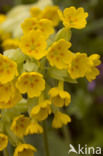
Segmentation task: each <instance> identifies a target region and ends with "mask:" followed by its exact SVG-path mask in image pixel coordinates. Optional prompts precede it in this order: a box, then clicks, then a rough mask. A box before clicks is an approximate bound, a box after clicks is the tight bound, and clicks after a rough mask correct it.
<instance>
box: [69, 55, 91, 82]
mask: <svg viewBox="0 0 103 156" xmlns="http://www.w3.org/2000/svg"><path fill="white" fill-rule="evenodd" d="M88 68H89V64H88V57H87V55H86V54H85V53H79V52H78V53H76V54H74V56H73V58H72V61H71V64H69V67H68V72H69V74H70V76H71V77H72V79H77V78H80V77H84V76H85V74H86V72H87V70H88Z"/></svg>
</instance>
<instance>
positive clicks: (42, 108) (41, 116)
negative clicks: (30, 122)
mask: <svg viewBox="0 0 103 156" xmlns="http://www.w3.org/2000/svg"><path fill="white" fill-rule="evenodd" d="M50 104H51V102H50V101H49V100H44V101H42V102H41V103H39V104H38V105H36V106H34V107H33V108H32V110H31V113H30V116H31V117H33V118H34V119H36V120H38V121H42V120H45V119H46V118H47V117H48V115H49V114H51V108H50Z"/></svg>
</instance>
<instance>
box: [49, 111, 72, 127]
mask: <svg viewBox="0 0 103 156" xmlns="http://www.w3.org/2000/svg"><path fill="white" fill-rule="evenodd" d="M69 122H71V118H70V117H69V116H68V115H66V114H64V113H61V112H59V111H57V112H55V114H54V119H53V121H52V127H53V128H61V127H62V126H63V125H67V124H68V123H69Z"/></svg>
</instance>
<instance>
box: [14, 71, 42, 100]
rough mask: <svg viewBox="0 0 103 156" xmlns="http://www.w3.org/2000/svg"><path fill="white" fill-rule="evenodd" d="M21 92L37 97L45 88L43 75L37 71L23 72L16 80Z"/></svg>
mask: <svg viewBox="0 0 103 156" xmlns="http://www.w3.org/2000/svg"><path fill="white" fill-rule="evenodd" d="M16 87H17V88H18V89H19V91H20V92H21V93H27V94H28V96H29V97H30V98H32V97H37V96H39V95H40V94H41V92H42V91H43V90H44V89H45V80H44V79H43V75H42V74H40V73H38V72H29V73H28V72H24V73H23V74H21V75H20V77H19V78H18V80H17V82H16Z"/></svg>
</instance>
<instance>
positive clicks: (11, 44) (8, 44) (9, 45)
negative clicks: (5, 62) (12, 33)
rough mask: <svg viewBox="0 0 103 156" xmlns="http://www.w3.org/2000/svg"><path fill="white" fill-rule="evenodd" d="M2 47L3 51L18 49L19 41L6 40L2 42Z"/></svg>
mask: <svg viewBox="0 0 103 156" xmlns="http://www.w3.org/2000/svg"><path fill="white" fill-rule="evenodd" d="M2 47H3V49H4V50H8V49H17V48H19V40H17V39H12V38H8V39H6V40H4V41H3V43H2Z"/></svg>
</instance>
